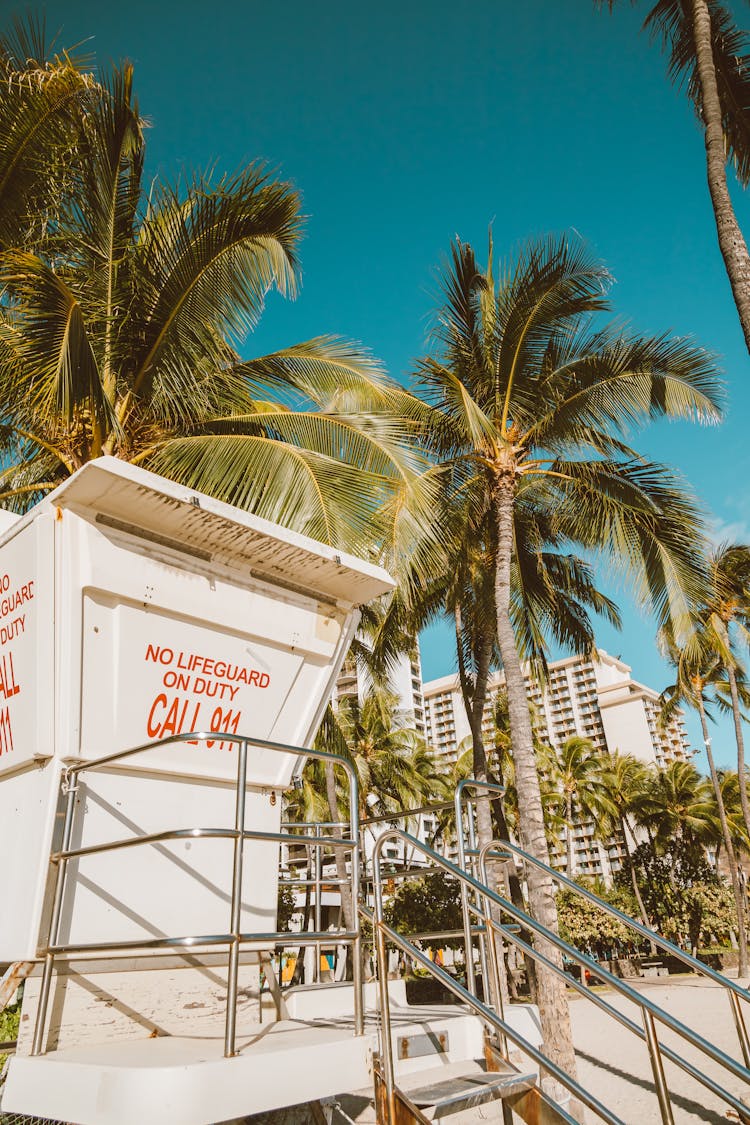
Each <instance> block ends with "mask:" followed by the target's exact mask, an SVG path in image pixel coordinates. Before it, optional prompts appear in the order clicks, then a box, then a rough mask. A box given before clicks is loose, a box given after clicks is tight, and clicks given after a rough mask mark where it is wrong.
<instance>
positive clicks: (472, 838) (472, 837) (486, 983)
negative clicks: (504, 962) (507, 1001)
mask: <svg viewBox="0 0 750 1125" xmlns="http://www.w3.org/2000/svg"><path fill="white" fill-rule="evenodd" d="M466 804H467V811H469V809H468V806H469V802H468V801H467V802H466ZM468 828H469V850H470V851H471V870H470V872H469V874H471V875H473V876H474V878H475V879H477V878H478V877H479V870H478V869H479V857H478V855H477V833H476V826H475V823H474V817H473V816H472V815H471V813H470V812H469V822H468ZM483 882H484V884H485V886H489V884H488V883H487V880H486V879H484V880H483ZM475 897H476V899H478V900H479V903H478V904H479V905H481V906H482V908H484V904H485V902H486V901H487V900H486V899H485V897H484V896H483V895H478V896H475ZM487 935H488V929H487V926H485V928H484V933H480V935H479V967H480V969H481V970H482V988H483V989H484V1000H485V1003H487V1001H489V1007H492V1006H493V1004H497V1005H498V1006H499V1008H500V1012H501V1013H502V1004H503V1001H502V996H501V993H500V977H499V975H498V977H497V991H496V993H495V995H494V996H493V995H492V992H491V991H490V974H489V967H488V964H487ZM493 944H494V942H493ZM498 974H499V966H498Z"/></svg>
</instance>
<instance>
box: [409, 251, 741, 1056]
mask: <svg viewBox="0 0 750 1125" xmlns="http://www.w3.org/2000/svg"><path fill="white" fill-rule="evenodd" d="M610 281H611V278H610V276H609V274H608V273H607V271H606V269H605V268H604V267H603V266H602V264H601V263H600V262H598V261H597V260H596V259H595V258H594V257H593V256H592V255H591V253H590V252H589V251H588V250H587V248H586V247H585V246H584V245H582V244H581V243H580V241H579V240H577V239H569V238H565V237H560V238H558V237H547V238H541V239H538V240H535V241H532V242H530V243H529V244H527V245H526V246H524V247H523V248H522V249H521V250H520V251H519V253H518V254H517V255H516V256H515V257H514V258H512V259H510V260H508V261H507V262H506V263H504V264H503V266H502V267H501V269H500V271H499V279H498V280H497V281H496V279H495V276H494V272H493V262H492V244H491V242H490V254H489V262H488V265H487V267H486V268H484V269H483V268H481V267H480V265H479V263H478V261H477V259H476V256H475V253H474V251H473V250H472V248H471V247H470V246H468V245H467V244H465V243H463V242H461V241H456V242H455V243H454V245H453V246H452V248H451V253H450V259H449V261H448V263H447V265H446V267H445V270H444V272H443V276H442V293H441V296H440V300H439V304H438V308H437V313H436V320H435V327H434V331H433V347H432V350H431V352H430V354H429V355H427V356H426V357H425V358H424V359H423V360H422V361H421V362H420V364H419V366H418V369H417V372H416V382H417V388H418V390H419V392H420V393H421V395H422V397H423V399H424V400H426V402H427V403H428V404H429V405H430V406H431V407H432V408H433V415H432V417H431V418H430V419H429V425H428V427H427V429H426V431H425V435H424V441H425V444H426V445H427V446H428V448H429V449H430V450H431V452H432V454H433V456H434V458H435V460H436V461H437V462H438V464H439V465H440V466H441V468H442V472H443V475H444V486H445V497H446V502H445V505H444V509H443V512H442V514H441V518H440V519H439V520H437V521H436V523H437V526H438V527H439V534H440V539H441V542H442V545H443V549H444V552H445V558H446V562H445V566H446V568H452V567H454V566H455V560H456V559H457V558H459V557H461V554H462V552H463V550H464V546H465V542H464V541H465V536H466V527H467V524H466V520H465V519H464V518H463V517H462V519H461V520H459V521H458V523H456V524H453V525H452V524H451V512H452V511H455V510H457V509H458V510H459V511H462V512H463V511H464V510H465V509H466V508H468V509H469V510H471V509H472V508H473V516H472V520H473V524H474V526H481V524H482V523H483V521H484V520H485V519H489V520H491V521H492V523H493V525H494V529H495V541H494V560H495V561H494V584H495V612H496V618H495V621H494V623H493V624H492V625H490V623H488V628H492V629H493V632H496V636H497V642H498V648H499V653H500V658H501V661H502V665H503V670H504V672H505V679H506V685H507V691H508V706H509V714H510V721H511V732H512V742H513V755H514V760H515V766H516V784H517V788H518V801H519V821H520V835H521V841H522V844H523V846H524V847H525V848H526V849H527V850H528V851H530V852H531V853H532V854H533V855H535V856H536V857H537V858H539V859H541V860H542V861H543V862H547V861H548V851H547V844H546V839H545V831H544V816H543V809H542V801H541V795H540V790H539V779H538V775H537V769H536V762H535V756H534V745H533V732H532V727H531V721H530V718H529V712H528V703H527V699H526V690H525V685H524V676H523V669H522V666H521V659H520V654H519V641H518V638H517V636H516V631H515V628H514V620H513V614H512V602H511V590H512V566H513V560H514V554H515V553H516V545H515V544H514V532H515V526H516V520H517V515H518V513H519V512H522V511H524V510H527V511H529V512H531V513H540V514H541V515H543V516H544V518H545V519H546V520H549V527H550V529H551V532H552V533H553V534H554V536H555V541H556V543H558V544H559V543H561V542H568V543H570V544H571V545H575V546H576V547H578V548H579V549H583V550H585V551H592V552H594V551H598V552H604V553H605V556H606V559H607V565H608V567H609V569H610V571H612V570H619V571H620V573H623V574H625V575H627V576H628V577H629V579H630V581H631V583H632V584H633V585H634V588H635V589H636V592H637V594H638V595H639V596H640V598H641V600H642V601H643V603H644V604H645V605H648V606H649V607H650V608H652V609H653V610H654V612H655V613H656V616H657V619H660V620H665V619H671V620H672V621H675V622H676V623H677V629H678V630H679V629H680V628H681V627H682V626H683V624H684V627H686V628H687V627H689V622H690V613H691V608H692V605H693V603H694V601H695V600H696V599H697V598H698V597H699V592H700V587H701V580H702V567H701V563H700V560H699V559H696V552H695V543H696V539H697V540H698V541H700V539H701V533H700V527H699V525H700V520H699V518H698V514H697V511H696V508H695V505H694V504H693V502H692V501H691V500H690V499H689V498H687V497H686V495H685V490H684V486H683V485H682V483H681V482H680V481H679V480H678V479H677V478H676V476H675V475H674V474H673V473H672V472H670V471H669V470H668V469H666V468H664V467H663V466H660V465H656V464H652V463H649V462H647V461H645V460H644V459H643V458H642V457H640V456H639V455H638V454H637V452H636V451H635V450H634V449H633V448H632V447H631V446H630V445H629V444H628V438H629V434H630V432H631V430H632V429H633V427H634V426H636V425H638V424H639V423H643V422H646V421H648V420H649V419H653V418H661V417H670V418H692V419H700V420H703V421H716V420H718V418H719V417H720V399H721V393H720V387H719V382H718V378H717V372H716V368H715V365H714V362H713V360H712V358H711V357H710V356H709V355H708V354H707V353H706V352H705V351H704V350H703V349H702V348H700V347H697V346H696V345H695V344H693V343H691V342H687V341H685V340H681V339H676V338H672V337H669V336H667V335H662V336H650V337H649V336H639V335H637V334H636V333H634V332H633V331H631V330H629V329H627V328H624V327H623V326H622V325H618V324H608V325H603V326H600V325H599V324H598V323H594V322H593V320H592V317H593V316H594V315H595V314H598V313H601V312H604V311H606V310H607V309H608V308H609V302H608V297H607V290H608V288H609V285H610ZM456 493H460V494H461V495H462V496H463V498H464V500H465V503H463V504H461V505H455V504H454V503H453V499H454V496H455V494H456ZM425 577H426V580H427V576H425ZM529 897H530V904H531V909H532V911H533V912H534V914H535V915H536V917H537V918H538V919H539V920H540V921H542V922H543V923H544V924H545V925H548V926H550V927H552V928H554V927H555V926H556V909H555V903H554V896H553V893H552V888H551V884H550V883H549V880H548V879H547V878H546V877H544V876H543V875H541V874H540V873H536V872H535V873H530V875H529ZM545 953H546V955H548V956H555V953H554V950H552V949H551V948H550V949H545ZM540 977H541V978H545V979H544V981H543V983H541V984H540V988H539V990H538V1000H539V1005H540V1015H541V1020H542V1029H543V1034H544V1038H545V1043H546V1045H547V1049H551V1050H552V1051H553V1058H555V1061H557V1062H558V1063H559V1064H560V1065H562V1066H563V1067H565V1068H566V1069H568V1071H569V1072H572V1071H573V1069H574V1058H573V1052H572V1046H571V1040H570V1038H569V1036H568V1035H566V1034H565V1027H566V1010H567V1009H566V1003H565V996H564V990H563V989H561V987H560V986H559V984H558V983H557V982H556V980H555V979H554V978H553V977H552V975H551V974H548V973H540Z"/></svg>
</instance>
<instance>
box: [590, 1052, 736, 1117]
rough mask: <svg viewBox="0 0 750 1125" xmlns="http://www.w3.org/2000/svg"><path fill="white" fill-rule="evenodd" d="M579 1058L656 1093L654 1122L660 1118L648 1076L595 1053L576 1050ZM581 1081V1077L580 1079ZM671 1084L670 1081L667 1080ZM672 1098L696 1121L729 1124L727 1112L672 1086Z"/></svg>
mask: <svg viewBox="0 0 750 1125" xmlns="http://www.w3.org/2000/svg"><path fill="white" fill-rule="evenodd" d="M576 1055H577V1056H578V1058H580V1059H583V1060H584V1061H585V1062H587V1063H591V1065H592V1066H596V1067H598V1068H599V1069H601V1070H606V1071H608V1072H609V1073H610V1074H613V1075H614V1076H615V1077H616V1078H622V1079H624V1080H625V1081H626V1082H629V1083H630V1085H631V1086H639V1087H640V1088H641V1089H642V1090H648V1091H649V1092H650V1093H652V1094H653V1095H654V1122H657V1121H658V1120H659V1103H658V1101H657V1099H656V1086H655V1085H654V1083H653V1082H650V1081H649V1080H648V1079H647V1078H639V1077H638V1076H637V1075H635V1074H631V1073H630V1071H627V1070H621V1069H620V1067H619V1066H614V1064H613V1063H610V1062H605V1061H604V1060H603V1059H599V1058H596V1057H595V1056H594V1055H589V1054H587V1052H586V1051H578V1050H577V1051H576ZM579 1081H580V1079H579ZM667 1085H669V1081H667ZM669 1094H670V1098H671V1100H672V1103H673V1105H674V1106H676V1107H679V1108H680V1109H682V1110H684V1111H685V1112H686V1113H690V1114H692V1115H693V1116H694V1117H695V1119H696V1121H704V1122H706V1125H727V1117H726V1114H722V1113H719V1112H717V1111H715V1110H712V1109H707V1108H706V1106H704V1105H701V1104H700V1102H696V1101H693V1099H692V1098H687V1097H685V1096H684V1095H683V1094H676V1093H674V1092H673V1090H672V1089H671V1088H670V1091H669Z"/></svg>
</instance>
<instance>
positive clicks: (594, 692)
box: [423, 649, 693, 878]
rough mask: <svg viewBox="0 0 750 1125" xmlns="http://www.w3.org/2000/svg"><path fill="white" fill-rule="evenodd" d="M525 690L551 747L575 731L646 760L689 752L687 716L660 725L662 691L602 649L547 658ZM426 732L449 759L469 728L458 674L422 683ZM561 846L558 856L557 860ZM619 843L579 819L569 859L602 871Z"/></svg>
mask: <svg viewBox="0 0 750 1125" xmlns="http://www.w3.org/2000/svg"><path fill="white" fill-rule="evenodd" d="M502 684H503V675H502V673H495V674H494V675H493V677H492V680H491V683H490V692H489V699H488V701H487V705H486V708H485V716H484V722H485V731H486V733H487V734H488V735H490V734H491V731H492V705H493V701H494V697H495V696H496V694H497V691H498V688H499V687H501V685H502ZM526 691H527V693H528V696H529V699H530V700H531V701H532V703H533V704H534V706H535V708H536V712H537V716H538V719H539V721H540V725H541V726H542V728H543V731H544V728H545V727H546V736H547V738H548V740H549V742H550V744H551V746H552V747H553V748H555V749H557V748H559V747H560V746H561V745H562V743H563V742H564V741H565V740H566V739H567V738H570V737H571V736H572V735H581V736H583V737H584V738H588V739H590V740H591V742H592V743H593V745H594V746H595V747H596V748H597V749H598V750H608V751H609V752H610V753H614V752H615V751H616V750H620V751H621V752H622V753H627V754H632V755H633V756H634V757H636V758H640V759H641V760H642V761H644V762H647V763H649V764H651V765H657V766H665V765H667V764H668V763H669V762H673V761H675V760H678V759H681V760H685V759H688V758H690V757H691V756H692V753H693V752H692V750H691V748H690V745H689V743H688V738H687V732H686V730H685V722H684V718H683V716H682V713H681V712H678V713H677V714H676V715H675V717H674V718H673V719H672V720H671V722H670V723H669V724H668V725H667V727H666V728H665V729H664V730H661V729H660V728H659V726H658V723H657V718H658V714H659V696H658V693H657V692H655V691H654V690H653V689H652V688H649V687H646V686H645V685H644V684H641V683H638V682H637V681H636V680H634V679H633V678H632V676H631V669H630V667H629V666H628V665H627V664H625V663H624V662H623V661H622V660H620V659H619V658H617V657H614V656H610V655H609V653H607V652H604V650H603V649H599V650H598V651H597V653H596V654H595V655H592V656H571V657H568V658H567V659H565V660H557V661H554V662H553V663H551V664H550V665H549V671H548V679H547V682H546V684H543V685H541V684H539V683H537V682H536V681H535V680H533V679H532V678H531V676H530V675H528V674H527V676H526ZM423 695H424V703H425V715H426V728H427V739H428V741H429V743H430V744H431V746H432V747H433V748H434V750H435V751H436V752H437V754H438V755H439V756H440V757H441V758H443V760H444V761H446V763H452V762H454V761H455V760H456V758H457V757H458V753H459V747H460V746H461V743H462V742H463V740H464V739H466V738H468V737H469V735H470V731H469V723H468V719H467V717H466V711H465V709H464V705H463V700H462V698H461V689H460V686H459V683H458V677H457V676H444V677H442V678H441V679H438V680H431V681H430V682H429V683H426V684H425V685H424V691H423ZM561 860H562V853H559V854H558V857H557V862H558V864H560V863H561ZM619 862H620V855H619V849H618V846H617V844H616V843H615V842H614V841H612V842H611V843H609V844H607V845H603V844H601V843H599V842H598V841H597V840H595V839H594V827H593V825H592V824H588V823H581V824H580V825H578V826H577V828H576V829H575V831H574V863H575V869H576V872H577V873H580V874H586V875H603V876H604V877H605V878H608V877H609V876H610V875H611V873H612V871H614V870H617V868H618V866H619Z"/></svg>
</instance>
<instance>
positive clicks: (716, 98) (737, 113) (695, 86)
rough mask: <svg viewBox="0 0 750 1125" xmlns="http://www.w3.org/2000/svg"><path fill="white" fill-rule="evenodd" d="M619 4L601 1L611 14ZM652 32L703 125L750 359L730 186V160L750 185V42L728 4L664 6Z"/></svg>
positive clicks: (747, 276) (741, 241)
mask: <svg viewBox="0 0 750 1125" xmlns="http://www.w3.org/2000/svg"><path fill="white" fill-rule="evenodd" d="M615 2H616V0H595V3H596V4H597V6H598V7H603V6H604V4H605V3H606V4H607V6H608V7H609V8H610V10H611V9H612V8H613V7H614V5H615ZM644 27H645V28H647V29H648V30H649V31H650V32H651V33H652V35H653V36H655V37H657V38H660V39H661V41H662V44H663V47H664V49H665V51H666V52H667V54H668V56H669V77H670V79H671V80H672V81H673V82H675V83H676V84H677V85H678V86H683V85H684V86H686V87H687V93H688V97H689V98H690V100H691V102H692V103H693V106H694V108H695V111H696V114H697V116H698V119H699V121H700V122H701V126H702V130H703V141H704V146H705V150H706V175H707V179H708V190H709V193H710V196H711V204H712V206H713V211H714V219H715V222H716V232H717V235H718V240H719V249H720V250H721V255H722V257H723V259H724V265H725V268H726V271H727V276H728V278H729V283H730V285H731V287H732V294H733V296H734V302H735V305H736V306H737V312H738V314H739V318H740V324H741V326H742V331H743V333H744V336H745V344H746V345H747V348H748V351H750V254H748V249H747V243H746V241H745V238H744V236H743V234H742V230H741V229H740V225H739V223H738V222H737V216H736V215H735V213H734V208H733V206H732V200H731V196H730V194H729V186H728V184H727V160H730V161H731V163H732V165H733V167H734V171H735V174H736V176H737V179H738V180H739V182H740V183H741V184H742V186H743V187H747V185H748V183H750V112H749V111H750V41H749V40H748V36H747V34H746V33H745V32H744V31H741V30H740V29H739V28H738V27H737V26H736V24H735V23H734V21H733V19H732V15H731V12H730V11H729V10H728V9H727V8H726V7H725V6H724V4H723V3H721V2H720V0H658V2H657V3H656V4H654V6H653V7H652V8H651V9H650V11H649V13H648V15H647V16H646V19H645V22H644Z"/></svg>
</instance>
